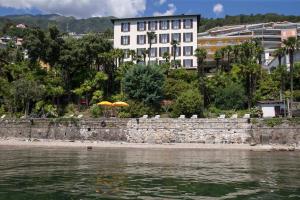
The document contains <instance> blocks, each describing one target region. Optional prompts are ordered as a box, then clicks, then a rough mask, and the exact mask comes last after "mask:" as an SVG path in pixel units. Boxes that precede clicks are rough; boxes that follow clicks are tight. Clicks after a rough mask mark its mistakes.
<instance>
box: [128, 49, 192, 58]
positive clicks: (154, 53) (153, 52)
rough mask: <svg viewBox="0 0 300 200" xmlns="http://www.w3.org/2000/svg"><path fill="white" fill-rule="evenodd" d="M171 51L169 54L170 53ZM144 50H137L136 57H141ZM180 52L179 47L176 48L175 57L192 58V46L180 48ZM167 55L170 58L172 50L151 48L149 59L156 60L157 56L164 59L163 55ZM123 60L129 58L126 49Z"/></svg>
mask: <svg viewBox="0 0 300 200" xmlns="http://www.w3.org/2000/svg"><path fill="white" fill-rule="evenodd" d="M170 49H171V52H170ZM145 50H146V48H138V49H137V51H136V53H137V55H138V56H142V55H143V52H144V51H145ZM182 51H183V53H182V52H181V47H177V48H176V56H181V54H182V55H183V56H192V55H193V47H192V46H184V47H182ZM166 53H167V54H168V55H170V56H173V55H174V48H173V47H171V48H169V47H160V48H151V49H150V57H151V58H156V57H158V56H157V55H159V57H164V55H165V54H166ZM125 58H129V50H128V49H126V50H125Z"/></svg>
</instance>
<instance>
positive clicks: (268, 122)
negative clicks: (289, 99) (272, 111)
mask: <svg viewBox="0 0 300 200" xmlns="http://www.w3.org/2000/svg"><path fill="white" fill-rule="evenodd" d="M263 123H264V124H265V125H267V126H269V127H274V126H279V125H280V124H282V123H283V119H282V118H271V119H264V120H263Z"/></svg>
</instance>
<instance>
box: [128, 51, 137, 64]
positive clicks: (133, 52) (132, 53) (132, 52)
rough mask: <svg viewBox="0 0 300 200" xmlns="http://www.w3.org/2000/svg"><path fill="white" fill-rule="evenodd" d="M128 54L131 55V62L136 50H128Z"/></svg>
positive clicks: (134, 58) (134, 57)
mask: <svg viewBox="0 0 300 200" xmlns="http://www.w3.org/2000/svg"><path fill="white" fill-rule="evenodd" d="M129 55H130V56H131V61H132V62H133V61H134V60H136V52H135V50H130V51H129Z"/></svg>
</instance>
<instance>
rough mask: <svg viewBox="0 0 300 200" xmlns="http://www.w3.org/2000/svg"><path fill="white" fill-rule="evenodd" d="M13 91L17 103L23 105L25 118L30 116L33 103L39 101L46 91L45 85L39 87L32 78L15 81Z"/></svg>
mask: <svg viewBox="0 0 300 200" xmlns="http://www.w3.org/2000/svg"><path fill="white" fill-rule="evenodd" d="M13 90H14V96H15V100H16V102H20V103H21V104H22V105H23V108H24V114H25V117H27V116H28V114H29V109H30V105H31V103H32V102H34V101H37V100H39V99H40V98H41V97H42V94H43V92H44V91H45V90H44V86H43V85H39V84H38V83H37V82H36V81H34V80H33V79H32V78H30V77H26V78H21V79H18V80H16V81H14V82H13Z"/></svg>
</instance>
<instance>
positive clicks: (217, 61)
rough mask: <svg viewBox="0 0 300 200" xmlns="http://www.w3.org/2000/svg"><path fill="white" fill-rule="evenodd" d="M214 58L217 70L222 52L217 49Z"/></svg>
mask: <svg viewBox="0 0 300 200" xmlns="http://www.w3.org/2000/svg"><path fill="white" fill-rule="evenodd" d="M214 59H215V61H216V67H217V71H219V67H220V60H221V59H222V54H221V51H220V50H217V51H216V52H215V54H214Z"/></svg>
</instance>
